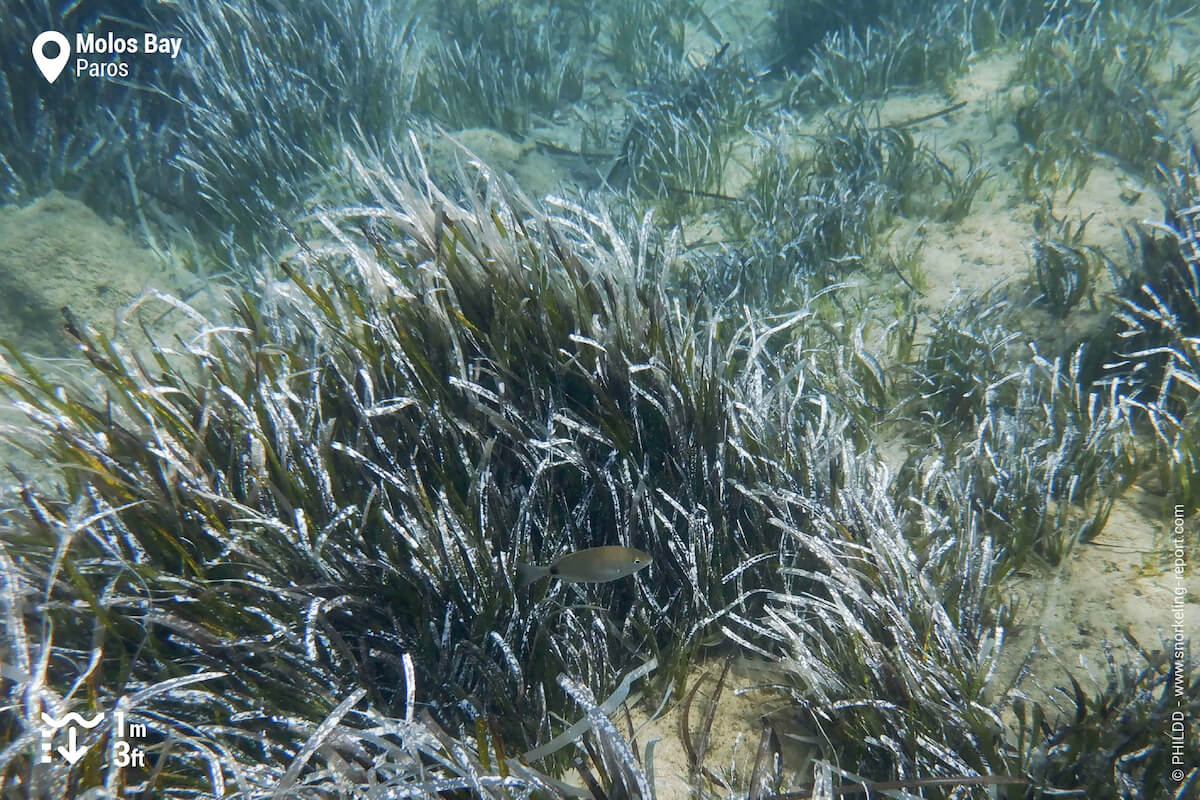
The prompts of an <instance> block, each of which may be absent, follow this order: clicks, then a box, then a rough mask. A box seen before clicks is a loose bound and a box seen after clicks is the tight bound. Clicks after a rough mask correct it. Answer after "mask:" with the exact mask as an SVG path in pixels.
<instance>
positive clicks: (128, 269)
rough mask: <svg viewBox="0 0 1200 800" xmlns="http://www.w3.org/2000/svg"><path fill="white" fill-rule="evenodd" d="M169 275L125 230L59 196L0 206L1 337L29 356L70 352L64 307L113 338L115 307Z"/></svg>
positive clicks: (46, 196) (69, 199)
mask: <svg viewBox="0 0 1200 800" xmlns="http://www.w3.org/2000/svg"><path fill="white" fill-rule="evenodd" d="M172 277H174V276H171V275H168V274H164V273H163V270H162V267H161V266H160V265H159V264H157V263H155V260H154V254H153V253H152V252H151V251H149V250H147V249H146V248H144V247H142V246H141V245H139V244H138V243H137V242H136V241H134V240H133V239H132V238H130V236H129V235H128V234H127V233H126V232H125V231H124V230H122V229H121V228H120V227H118V226H116V225H113V224H111V223H108V222H105V221H104V220H103V219H101V218H100V216H99V215H98V214H96V212H95V211H93V210H92V209H90V208H88V207H87V206H85V205H84V204H83V203H81V202H79V201H78V200H75V199H73V198H71V197H68V196H66V195H64V194H62V193H61V192H58V191H53V192H50V193H49V194H47V195H45V196H43V197H41V198H39V199H38V200H36V201H34V202H33V203H31V204H29V205H27V206H24V207H16V206H5V207H4V208H0V338H3V339H7V340H9V341H10V342H12V343H13V345H14V346H16V347H17V348H18V349H20V350H23V351H25V352H27V353H31V354H34V355H42V356H61V355H68V354H70V353H73V352H74V350H75V347H74V345H73V343H72V342H71V341H70V340H69V339H68V338H67V337H66V335H64V334H63V333H62V332H61V328H62V324H63V317H62V314H61V313H60V311H59V309H61V308H62V307H64V306H67V307H69V308H70V309H71V311H72V312H73V313H74V314H75V315H76V316H77V317H78V318H79V319H80V320H81V321H84V322H87V323H88V324H91V325H94V326H96V327H97V328H98V329H100V330H102V331H104V332H106V333H107V332H111V330H112V328H113V327H114V321H115V315H116V313H117V311H118V310H119V309H121V308H122V307H123V306H125V305H127V304H128V303H130V302H131V301H132V300H133V299H134V298H136V297H137V296H138V295H139V294H141V293H142V292H143V290H145V288H146V286H147V284H148V283H150V282H152V281H156V282H160V283H163V284H168V283H171V282H172V281H171V280H170V279H171V278H172Z"/></svg>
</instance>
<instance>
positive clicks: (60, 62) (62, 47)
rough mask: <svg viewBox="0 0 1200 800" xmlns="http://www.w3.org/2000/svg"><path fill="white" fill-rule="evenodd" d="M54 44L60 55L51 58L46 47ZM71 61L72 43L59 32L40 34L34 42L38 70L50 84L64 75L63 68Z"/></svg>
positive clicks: (35, 61) (34, 56) (34, 58)
mask: <svg viewBox="0 0 1200 800" xmlns="http://www.w3.org/2000/svg"><path fill="white" fill-rule="evenodd" d="M50 42H54V43H55V44H56V45H58V55H56V56H53V57H50V56H47V55H46V53H45V50H46V45H47V44H49V43H50ZM70 60H71V43H70V42H68V41H67V37H65V36H63V35H62V34H61V33H59V32H58V31H44V32H42V33H40V34H38V37H37V38H36V39H34V40H33V61H34V63H35V64H37V68H38V69H39V70H40V71H41V73H42V77H44V78H45V79H46V81H47V82H49V83H54V82H55V81H56V80H58V76H59V75H61V74H62V71H63V67H65V66H66V65H67V62H68V61H70Z"/></svg>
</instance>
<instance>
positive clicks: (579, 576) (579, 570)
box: [517, 546, 650, 589]
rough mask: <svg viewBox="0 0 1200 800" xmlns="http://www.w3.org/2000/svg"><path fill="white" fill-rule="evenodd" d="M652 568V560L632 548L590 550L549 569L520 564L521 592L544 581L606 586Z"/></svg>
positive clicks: (568, 556) (564, 558) (560, 559)
mask: <svg viewBox="0 0 1200 800" xmlns="http://www.w3.org/2000/svg"><path fill="white" fill-rule="evenodd" d="M648 566H650V556H648V555H647V554H646V553H643V552H642V551H641V550H634V549H633V548H632V547H619V546H610V547H589V548H587V549H586V550H580V551H578V552H575V553H567V554H566V555H562V556H559V557H558V558H556V559H554V561H552V562H551V563H550V565H549V566H546V567H540V566H537V565H536V564H517V574H518V575H520V576H521V588H522V589H524V588H525V587H527V586H529V584H531V583H533V582H534V581H537V580H541V579H542V578H546V577H550V578H558V579H559V580H560V581H565V582H566V583H607V582H608V581H615V580H617V579H618V578H624V577H625V576H626V575H632V574H633V573H635V572H637V571H638V570H640V569H644V568H646V567H648Z"/></svg>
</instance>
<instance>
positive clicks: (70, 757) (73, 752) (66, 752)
mask: <svg viewBox="0 0 1200 800" xmlns="http://www.w3.org/2000/svg"><path fill="white" fill-rule="evenodd" d="M77 733H78V731H76V730H75V728H74V727H70V728H67V746H66V747H59V748H58V752H60V753H62V757H63V758H65V759H66V760H67V763H68V764H74V763H75V762H76V761H78V760H79V759H81V758H83V754H84V753H86V752H87V747H76V746H75V743H76V734H77Z"/></svg>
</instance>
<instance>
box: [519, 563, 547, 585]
mask: <svg viewBox="0 0 1200 800" xmlns="http://www.w3.org/2000/svg"><path fill="white" fill-rule="evenodd" d="M549 574H550V570H548V569H546V568H545V567H539V566H536V565H535V564H522V563H520V562H518V563H517V576H518V577H519V578H520V582H521V589H528V588H529V584H531V583H533V582H534V581H537V580H540V579H542V578H544V577H546V576H547V575H549Z"/></svg>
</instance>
